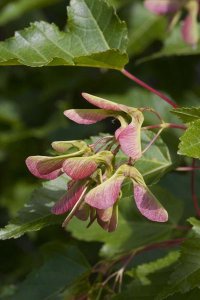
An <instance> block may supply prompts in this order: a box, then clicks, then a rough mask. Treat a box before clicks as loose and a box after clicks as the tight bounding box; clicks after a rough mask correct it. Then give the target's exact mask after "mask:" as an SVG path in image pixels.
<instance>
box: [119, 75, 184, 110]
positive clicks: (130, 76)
mask: <svg viewBox="0 0 200 300" xmlns="http://www.w3.org/2000/svg"><path fill="white" fill-rule="evenodd" d="M121 72H122V74H123V75H125V76H126V77H128V78H129V79H131V80H132V81H134V82H136V83H137V84H138V85H140V86H142V87H143V88H145V89H146V90H148V91H150V92H151V93H153V94H155V95H157V96H158V97H160V98H161V99H163V100H164V101H165V102H167V103H168V104H169V105H171V106H172V107H173V108H177V107H178V105H177V104H176V103H175V102H173V101H172V100H170V99H169V98H168V97H167V96H165V95H164V94H163V93H161V92H159V91H157V90H156V89H154V88H152V87H151V86H149V85H148V84H146V83H145V82H143V81H142V80H140V79H139V78H137V77H136V76H134V75H132V74H131V73H129V72H128V71H127V70H125V69H123V70H122V71H121Z"/></svg>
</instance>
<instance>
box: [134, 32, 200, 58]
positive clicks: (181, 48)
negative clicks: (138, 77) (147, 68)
mask: <svg viewBox="0 0 200 300" xmlns="http://www.w3.org/2000/svg"><path fill="white" fill-rule="evenodd" d="M198 31H199V32H200V26H198ZM199 54H200V41H199V42H198V44H197V46H196V47H192V46H191V45H188V44H187V43H185V42H184V41H183V38H182V36H181V26H177V27H176V28H174V29H173V30H172V32H171V33H170V34H169V36H168V38H166V39H165V41H164V46H163V48H162V49H161V51H159V52H156V53H154V54H153V55H150V56H147V57H145V58H142V59H140V60H139V61H138V63H142V62H146V61H150V60H152V59H157V58H163V57H170V56H186V55H199Z"/></svg>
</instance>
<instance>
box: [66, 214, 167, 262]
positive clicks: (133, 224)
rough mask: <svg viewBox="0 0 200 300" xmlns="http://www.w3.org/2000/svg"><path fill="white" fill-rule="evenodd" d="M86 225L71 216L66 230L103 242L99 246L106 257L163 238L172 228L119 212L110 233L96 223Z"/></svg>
mask: <svg viewBox="0 0 200 300" xmlns="http://www.w3.org/2000/svg"><path fill="white" fill-rule="evenodd" d="M86 226H87V223H85V224H84V223H83V222H82V221H79V220H77V219H75V218H73V220H72V221H71V222H70V223H69V225H68V227H67V230H69V231H70V232H71V233H72V236H73V237H75V238H76V239H78V240H84V241H87V242H91V241H97V242H102V243H104V245H103V246H102V248H101V255H102V256H106V257H113V256H115V255H117V254H120V253H123V252H125V251H130V250H133V249H137V248H139V247H142V246H144V245H147V244H151V243H153V242H154V241H159V240H164V239H165V238H167V237H168V236H169V233H170V230H171V229H172V226H171V225H170V224H164V225H163V224H156V223H150V222H145V221H143V222H137V221H130V220H129V221H127V220H125V219H124V218H123V216H122V215H121V214H120V215H119V224H118V228H117V230H116V231H115V232H113V233H112V234H110V233H108V232H106V231H104V230H103V229H102V228H101V227H100V226H99V225H98V224H97V223H93V224H92V226H91V227H90V228H88V229H87V228H86ZM141 233H142V234H141Z"/></svg>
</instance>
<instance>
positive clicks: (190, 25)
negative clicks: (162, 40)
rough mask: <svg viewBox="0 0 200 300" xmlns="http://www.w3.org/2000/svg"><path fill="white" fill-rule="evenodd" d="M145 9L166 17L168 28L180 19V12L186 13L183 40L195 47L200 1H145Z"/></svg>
mask: <svg viewBox="0 0 200 300" xmlns="http://www.w3.org/2000/svg"><path fill="white" fill-rule="evenodd" d="M144 3H145V7H146V8H147V9H148V10H150V11H152V12H154V13H156V14H158V15H167V16H168V19H169V28H172V27H173V26H174V25H175V24H176V22H177V21H178V20H179V19H180V17H181V12H182V10H185V11H186V12H187V15H186V17H185V19H184V20H183V25H182V37H183V40H184V41H185V42H186V43H187V44H190V45H196V44H197V42H198V39H199V35H198V14H199V9H200V0H145V2H144Z"/></svg>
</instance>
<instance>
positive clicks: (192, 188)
mask: <svg viewBox="0 0 200 300" xmlns="http://www.w3.org/2000/svg"><path fill="white" fill-rule="evenodd" d="M195 163H196V162H195V159H193V161H192V168H193V170H192V171H191V193H192V200H193V203H194V208H195V211H196V214H197V216H198V217H200V208H199V205H198V198H197V195H196V191H195V167H196V166H195Z"/></svg>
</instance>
